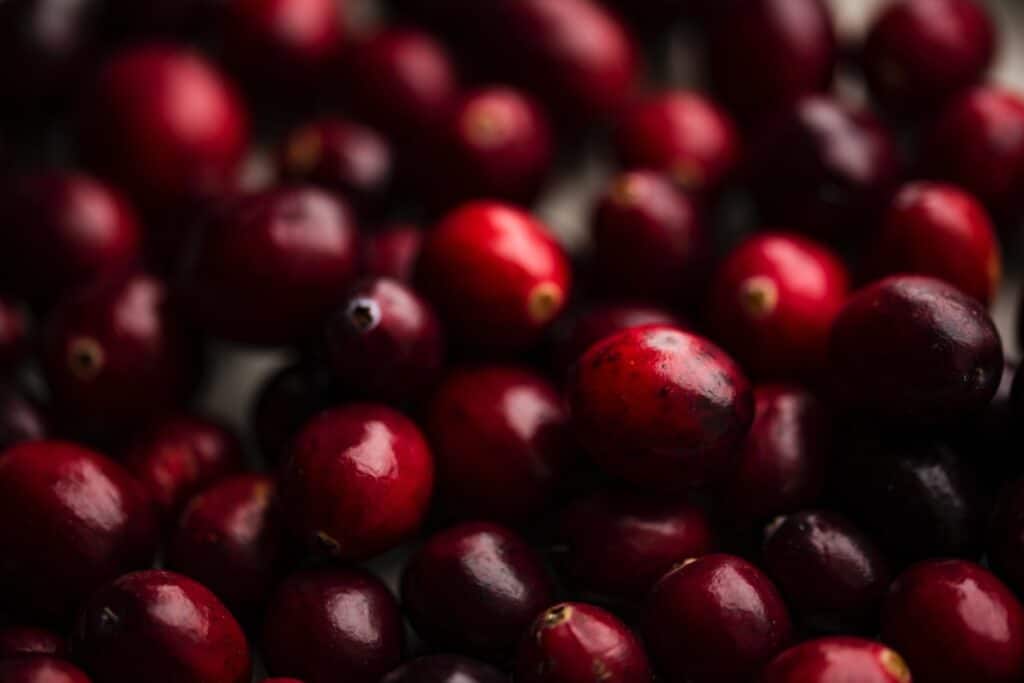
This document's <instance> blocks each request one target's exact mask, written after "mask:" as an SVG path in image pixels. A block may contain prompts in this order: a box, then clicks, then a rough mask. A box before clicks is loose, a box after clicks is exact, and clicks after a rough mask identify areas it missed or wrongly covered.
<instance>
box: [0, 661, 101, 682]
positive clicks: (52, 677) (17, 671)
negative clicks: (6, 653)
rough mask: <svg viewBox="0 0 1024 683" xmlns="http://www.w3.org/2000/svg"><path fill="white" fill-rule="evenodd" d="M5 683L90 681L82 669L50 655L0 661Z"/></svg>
mask: <svg viewBox="0 0 1024 683" xmlns="http://www.w3.org/2000/svg"><path fill="white" fill-rule="evenodd" d="M0 681H4V683H90V679H89V677H88V676H86V675H85V674H84V673H83V672H82V670H81V669H79V668H77V667H76V666H74V665H73V664H71V663H69V662H65V661H64V660H62V659H57V658H56V657H49V656H43V655H40V656H33V657H19V658H16V659H8V660H4V661H0Z"/></svg>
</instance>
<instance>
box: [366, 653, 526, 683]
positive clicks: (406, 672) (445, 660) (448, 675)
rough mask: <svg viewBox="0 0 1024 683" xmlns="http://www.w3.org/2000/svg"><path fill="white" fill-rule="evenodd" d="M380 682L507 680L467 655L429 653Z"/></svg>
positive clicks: (492, 682) (487, 682)
mask: <svg viewBox="0 0 1024 683" xmlns="http://www.w3.org/2000/svg"><path fill="white" fill-rule="evenodd" d="M381 683H508V677H507V676H505V674H503V673H501V672H500V671H498V670H497V669H494V668H492V667H490V666H489V665H487V664H484V663H483V662H478V661H476V660H474V659H469V658H468V657H460V656H458V655H429V656H426V657H417V658H416V659H412V660H409V661H408V662H406V663H405V664H403V665H402V666H400V667H398V668H397V669H395V670H394V671H392V672H391V673H389V674H388V675H387V676H385V677H384V678H382V679H381Z"/></svg>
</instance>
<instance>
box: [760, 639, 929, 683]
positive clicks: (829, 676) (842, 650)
mask: <svg viewBox="0 0 1024 683" xmlns="http://www.w3.org/2000/svg"><path fill="white" fill-rule="evenodd" d="M758 680H760V681H761V682H762V683H842V682H843V681H857V683H911V677H910V669H908V668H907V664H906V662H904V661H903V658H902V657H900V656H899V654H897V653H896V652H895V651H893V650H890V649H889V648H887V647H886V646H884V645H882V644H881V643H876V642H873V641H870V640H863V639H861V638H850V637H833V638H819V639H817V640H811V641H808V642H806V643H801V644H800V645H796V646H794V647H791V648H789V649H788V650H786V651H785V652H783V653H782V654H780V655H779V656H778V657H776V658H775V659H773V660H772V661H771V663H770V664H769V665H768V666H767V667H765V669H764V671H763V672H762V673H761V678H760V679H758ZM915 680H916V679H915Z"/></svg>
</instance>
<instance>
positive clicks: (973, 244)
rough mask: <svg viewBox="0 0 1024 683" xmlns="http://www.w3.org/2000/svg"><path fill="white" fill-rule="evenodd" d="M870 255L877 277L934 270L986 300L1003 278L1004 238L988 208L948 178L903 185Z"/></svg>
mask: <svg viewBox="0 0 1024 683" xmlns="http://www.w3.org/2000/svg"><path fill="white" fill-rule="evenodd" d="M871 260H872V266H873V267H872V270H873V273H874V274H875V275H876V276H883V275H894V274H897V273H915V274H918V275H929V276H931V277H935V278H938V279H940V280H945V281H946V282H948V283H950V284H951V285H954V286H955V287H957V288H958V289H960V290H961V291H962V292H964V293H965V294H967V295H969V296H972V297H974V298H975V299H977V300H978V301H980V302H981V303H983V304H986V305H988V304H991V303H992V301H993V300H994V299H995V297H996V294H997V293H998V291H999V283H1000V280H1001V279H1002V255H1001V252H1000V249H999V238H998V237H996V234H995V229H994V227H993V225H992V221H991V219H990V218H989V215H988V212H987V211H986V210H985V207H984V206H983V205H982V204H981V203H980V202H979V201H978V200H977V199H975V198H974V197H972V196H971V195H970V194H968V193H967V192H964V191H963V190H961V189H959V188H958V187H956V186H954V185H946V184H943V183H927V182H921V183H911V184H909V185H905V186H903V188H902V189H901V190H900V191H899V193H898V194H897V195H896V196H895V198H893V200H892V203H891V204H890V205H889V209H888V211H887V212H886V214H885V219H884V221H883V223H882V228H881V231H880V233H879V235H878V237H877V241H876V242H875V245H874V248H873V249H872V250H871Z"/></svg>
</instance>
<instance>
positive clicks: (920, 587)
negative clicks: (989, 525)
mask: <svg viewBox="0 0 1024 683" xmlns="http://www.w3.org/2000/svg"><path fill="white" fill-rule="evenodd" d="M882 638H883V640H885V642H887V643H889V644H890V645H892V646H893V647H894V648H896V649H897V650H898V651H899V652H900V653H901V654H902V655H903V656H904V657H905V658H906V660H907V664H909V665H910V670H911V671H913V672H914V681H915V683H954V681H972V683H1002V682H1006V683H1010V681H1017V680H1020V679H1021V677H1022V676H1024V610H1022V609H1021V605H1020V603H1019V602H1018V601H1017V598H1015V597H1014V596H1013V593H1011V592H1010V590H1009V589H1008V588H1007V587H1006V586H1005V585H1003V584H1002V582H1000V581H999V579H997V578H996V577H995V576H993V575H992V574H990V573H989V572H988V571H986V570H985V569H983V568H982V567H980V566H978V565H976V564H974V563H972V562H964V561H962V560H930V561H928V562H922V563H920V564H917V565H915V566H913V567H911V568H910V569H908V570H907V571H906V572H904V573H903V574H902V575H901V576H900V577H899V578H898V579H896V582H895V583H893V586H892V588H891V589H890V591H889V596H888V598H886V601H885V607H884V612H883V618H882Z"/></svg>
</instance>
